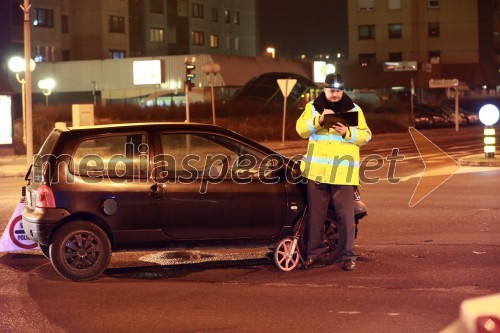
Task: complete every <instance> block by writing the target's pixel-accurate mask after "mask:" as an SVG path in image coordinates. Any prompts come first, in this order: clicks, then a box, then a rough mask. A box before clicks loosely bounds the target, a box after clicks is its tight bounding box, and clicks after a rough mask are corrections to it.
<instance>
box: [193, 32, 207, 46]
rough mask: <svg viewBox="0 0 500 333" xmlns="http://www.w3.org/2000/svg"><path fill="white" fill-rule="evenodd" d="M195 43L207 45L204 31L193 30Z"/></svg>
mask: <svg viewBox="0 0 500 333" xmlns="http://www.w3.org/2000/svg"><path fill="white" fill-rule="evenodd" d="M191 37H192V39H193V45H205V35H204V33H203V31H193V32H192V33H191Z"/></svg>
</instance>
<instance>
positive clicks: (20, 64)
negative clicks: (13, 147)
mask: <svg viewBox="0 0 500 333" xmlns="http://www.w3.org/2000/svg"><path fill="white" fill-rule="evenodd" d="M29 64H30V65H29V68H30V71H33V70H34V69H35V67H36V63H35V61H34V60H33V59H30V62H29ZM9 69H10V70H11V71H12V72H14V73H16V80H17V82H19V83H20V84H21V102H22V110H23V144H24V145H26V143H27V142H26V132H27V129H26V78H25V77H26V75H25V77H23V78H21V73H22V72H24V71H25V70H26V67H25V61H24V59H23V58H21V57H12V58H11V59H10V60H9ZM27 163H28V164H29V162H27Z"/></svg>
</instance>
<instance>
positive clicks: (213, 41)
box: [210, 35, 219, 49]
mask: <svg viewBox="0 0 500 333" xmlns="http://www.w3.org/2000/svg"><path fill="white" fill-rule="evenodd" d="M210 47H212V48H214V49H218V48H219V36H218V35H210Z"/></svg>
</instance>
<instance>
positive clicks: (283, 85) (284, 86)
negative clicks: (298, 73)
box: [277, 79, 297, 97]
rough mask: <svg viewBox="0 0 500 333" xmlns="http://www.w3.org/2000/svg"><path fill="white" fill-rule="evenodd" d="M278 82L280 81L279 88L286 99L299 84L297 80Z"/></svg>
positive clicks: (281, 80)
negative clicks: (296, 84)
mask: <svg viewBox="0 0 500 333" xmlns="http://www.w3.org/2000/svg"><path fill="white" fill-rule="evenodd" d="M277 81H278V86H280V89H281V93H282V94H283V96H285V97H288V95H290V92H291V91H292V89H293V87H294V86H295V83H297V80H296V79H279V80H277Z"/></svg>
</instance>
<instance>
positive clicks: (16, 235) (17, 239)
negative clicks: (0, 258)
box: [0, 202, 39, 252]
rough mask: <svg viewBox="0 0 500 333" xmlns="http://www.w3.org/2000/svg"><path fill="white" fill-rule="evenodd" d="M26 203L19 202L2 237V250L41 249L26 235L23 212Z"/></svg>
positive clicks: (0, 242)
mask: <svg viewBox="0 0 500 333" xmlns="http://www.w3.org/2000/svg"><path fill="white" fill-rule="evenodd" d="M24 206H25V203H24V202H23V203H19V204H18V205H17V207H16V209H15V210H14V213H13V214H12V217H11V218H10V221H9V223H8V224H7V228H5V231H4V233H3V235H2V238H0V252H7V251H25V250H34V249H39V247H38V244H37V243H34V242H33V241H32V240H30V239H29V238H28V236H26V233H25V232H24V229H23V220H22V216H21V214H22V212H23V208H24Z"/></svg>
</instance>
